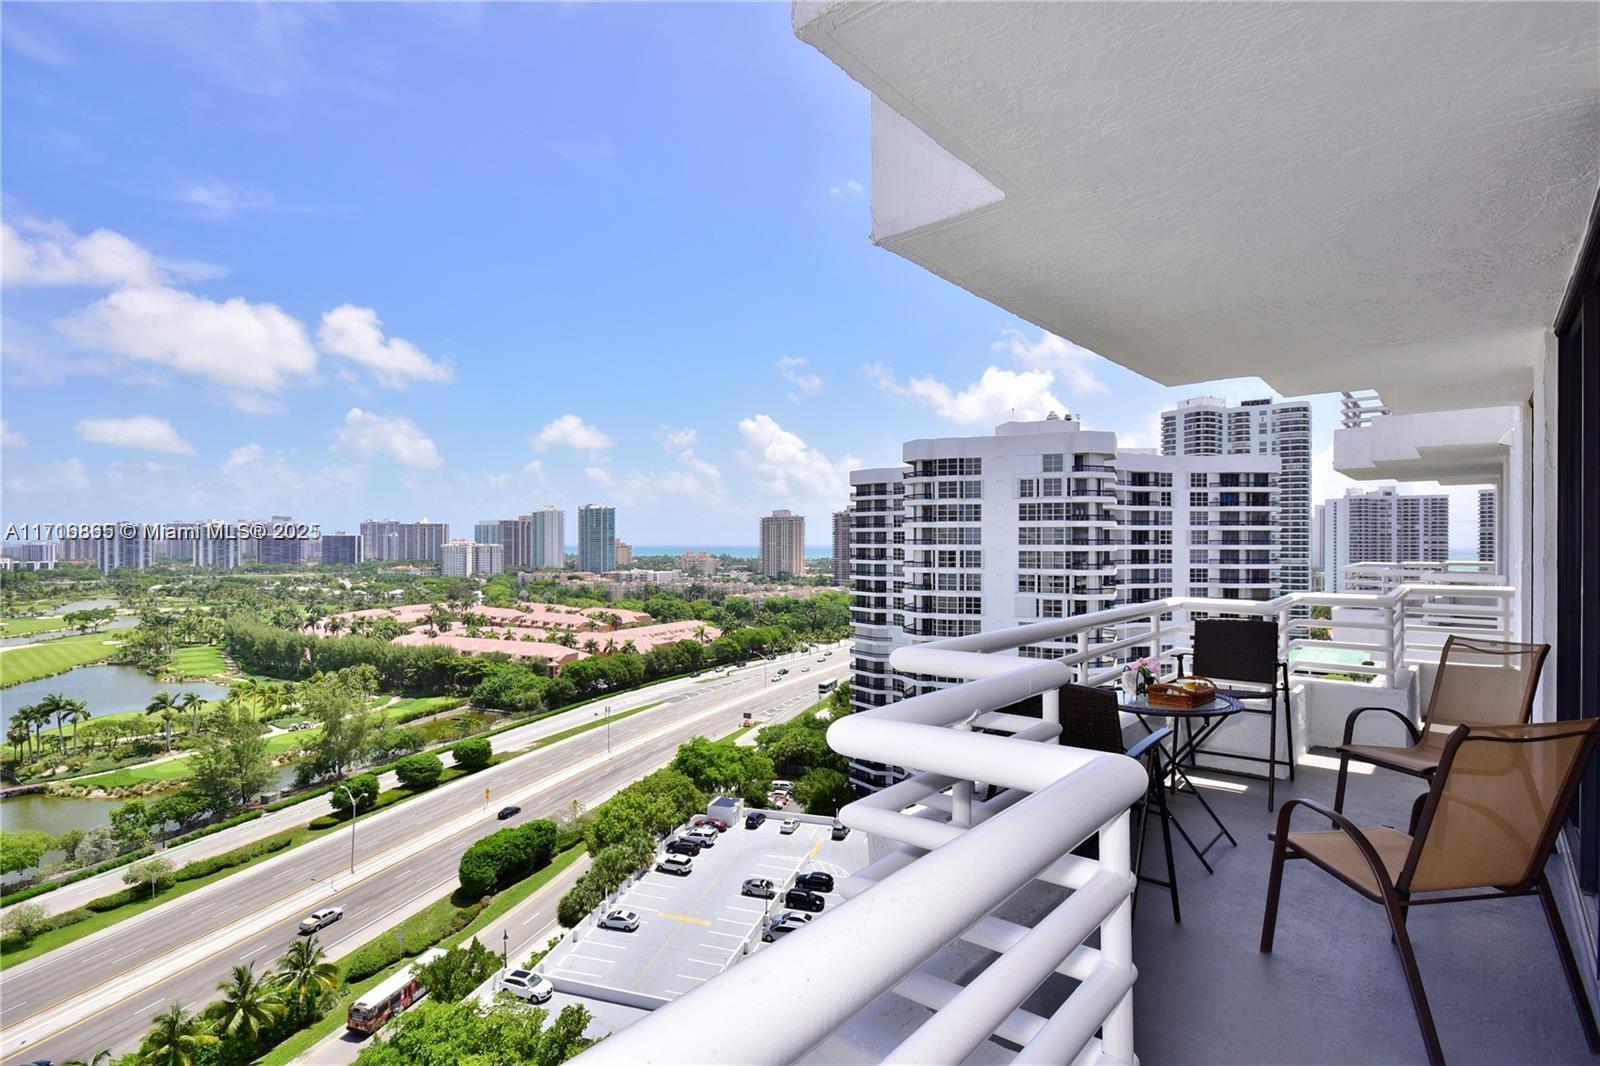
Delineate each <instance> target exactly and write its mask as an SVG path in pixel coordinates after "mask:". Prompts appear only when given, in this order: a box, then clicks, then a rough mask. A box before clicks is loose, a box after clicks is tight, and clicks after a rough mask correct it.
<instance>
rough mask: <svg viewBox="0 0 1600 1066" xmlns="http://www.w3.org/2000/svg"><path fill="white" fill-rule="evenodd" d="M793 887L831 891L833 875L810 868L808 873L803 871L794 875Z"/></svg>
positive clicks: (815, 890)
mask: <svg viewBox="0 0 1600 1066" xmlns="http://www.w3.org/2000/svg"><path fill="white" fill-rule="evenodd" d="M794 887H796V888H809V889H810V890H811V891H813V892H832V891H833V875H832V874H830V873H823V872H822V871H821V870H812V871H811V872H810V873H804V874H801V875H799V876H798V877H796V878H795V879H794Z"/></svg>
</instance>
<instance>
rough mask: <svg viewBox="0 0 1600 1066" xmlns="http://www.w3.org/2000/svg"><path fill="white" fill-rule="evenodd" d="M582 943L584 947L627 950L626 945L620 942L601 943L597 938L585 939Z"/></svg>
mask: <svg viewBox="0 0 1600 1066" xmlns="http://www.w3.org/2000/svg"><path fill="white" fill-rule="evenodd" d="M583 943H584V946H585V947H591V948H605V949H606V950H607V951H627V950H628V949H627V948H626V947H624V946H623V945H621V944H602V943H600V941H598V940H585V941H584V942H583Z"/></svg>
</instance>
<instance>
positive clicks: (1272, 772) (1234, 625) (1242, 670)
mask: <svg viewBox="0 0 1600 1066" xmlns="http://www.w3.org/2000/svg"><path fill="white" fill-rule="evenodd" d="M1177 658H1178V676H1179V677H1185V676H1194V677H1204V678H1209V679H1210V680H1212V681H1216V682H1218V684H1217V690H1218V691H1219V692H1222V693H1225V694H1226V695H1229V696H1232V697H1234V698H1235V699H1237V700H1241V701H1243V700H1251V701H1261V700H1265V701H1267V703H1268V706H1266V707H1248V706H1246V707H1244V708H1243V710H1244V711H1245V712H1247V713H1250V714H1265V715H1267V716H1268V718H1269V720H1270V722H1271V724H1270V726H1269V727H1268V729H1267V754H1266V755H1245V754H1242V753H1239V752H1228V751H1212V750H1210V749H1207V751H1206V752H1205V753H1204V754H1208V755H1219V756H1222V757H1224V758H1228V759H1242V760H1245V761H1246V762H1259V763H1266V764H1267V773H1266V781H1267V810H1269V811H1270V810H1272V808H1273V803H1274V801H1275V800H1276V798H1277V785H1278V767H1280V766H1287V767H1288V768H1289V780H1290V781H1293V780H1294V715H1293V714H1292V713H1291V711H1290V708H1289V664H1288V663H1287V662H1284V661H1282V660H1281V659H1279V658H1278V623H1276V622H1273V621H1268V620H1265V619H1259V618H1202V619H1197V620H1196V621H1195V623H1194V651H1193V653H1192V654H1191V655H1189V656H1185V655H1184V654H1183V653H1181V652H1180V653H1179V654H1178V657H1177ZM1186 658H1189V659H1192V664H1191V665H1192V666H1193V671H1192V672H1191V673H1190V674H1186V673H1185V671H1184V661H1185V659H1186ZM1280 694H1281V695H1282V697H1283V727H1284V732H1285V736H1286V741H1287V743H1286V747H1285V750H1284V754H1283V755H1282V756H1281V757H1280V756H1279V755H1278V697H1279V695H1280ZM1247 776H1256V775H1247Z"/></svg>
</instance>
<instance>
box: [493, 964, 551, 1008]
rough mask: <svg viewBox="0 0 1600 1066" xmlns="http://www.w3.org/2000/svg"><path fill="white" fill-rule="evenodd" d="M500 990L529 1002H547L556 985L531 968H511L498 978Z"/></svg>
mask: <svg viewBox="0 0 1600 1066" xmlns="http://www.w3.org/2000/svg"><path fill="white" fill-rule="evenodd" d="M500 990H501V991H502V992H510V993H511V994H512V995H513V996H516V997H517V998H518V999H525V1000H527V1001H528V1002H529V1003H548V1002H549V1001H550V997H551V996H553V995H555V994H556V986H555V985H553V984H551V983H550V982H549V981H547V980H545V979H544V978H543V977H540V976H539V975H538V974H536V973H534V972H533V971H532V970H512V971H511V972H510V973H508V974H506V975H505V976H504V977H502V978H501V979H500Z"/></svg>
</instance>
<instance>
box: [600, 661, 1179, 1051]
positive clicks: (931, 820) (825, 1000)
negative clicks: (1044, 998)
mask: <svg viewBox="0 0 1600 1066" xmlns="http://www.w3.org/2000/svg"><path fill="white" fill-rule="evenodd" d="M1021 632H1023V631H1022V630H1011V631H1007V635H1010V634H1016V633H1021ZM1021 642H1022V641H1021V640H1011V641H1006V640H1004V639H1001V640H999V641H997V642H995V646H994V647H993V648H992V649H991V648H989V647H985V648H983V649H966V648H957V647H954V646H953V645H955V644H958V643H960V642H959V641H941V642H935V643H932V644H926V645H922V646H920V647H919V648H917V649H914V650H916V651H919V652H921V653H923V654H924V656H929V655H932V656H937V661H936V662H935V664H934V665H935V667H936V671H937V673H939V674H940V675H941V676H943V677H956V678H965V679H970V680H968V682H967V683H966V684H962V685H957V686H953V687H951V688H946V689H940V690H937V691H934V692H929V693H926V694H923V695H920V696H916V697H913V698H911V699H907V700H903V701H901V702H899V703H893V704H889V705H887V706H884V707H879V708H873V709H871V710H866V711H862V712H860V713H857V714H854V715H851V716H849V717H847V718H844V719H841V720H840V721H838V722H836V723H834V724H833V725H832V726H831V727H830V728H829V731H828V742H829V744H830V745H831V746H832V747H833V748H834V749H835V750H836V751H839V752H840V753H842V754H844V755H846V756H848V757H850V758H853V759H863V760H868V761H872V762H881V763H887V764H890V765H899V766H916V767H920V768H921V770H920V771H919V772H917V773H916V774H914V775H913V776H912V777H910V778H908V779H907V780H904V781H901V782H899V783H897V784H893V785H890V786H889V787H887V788H885V789H883V790H882V791H880V792H877V793H875V794H873V795H872V796H870V797H868V798H867V799H864V800H860V801H858V802H856V803H852V804H850V805H848V806H847V807H845V808H844V809H843V810H842V811H841V812H840V814H839V817H840V819H841V820H842V821H844V822H845V823H846V824H847V825H849V826H851V827H853V828H855V829H859V830H861V831H863V832H865V833H867V834H868V835H869V836H870V837H871V838H872V839H873V840H875V841H878V842H882V843H887V844H896V845H898V848H897V849H896V850H894V851H893V852H891V853H889V854H888V855H887V856H886V857H883V858H880V859H878V860H877V861H876V862H874V863H872V864H871V865H870V866H868V867H866V868H865V869H863V870H860V871H858V872H857V873H856V874H854V875H852V876H851V877H849V878H848V879H847V880H845V881H844V882H843V883H842V884H841V885H840V894H841V895H842V896H844V897H845V898H846V899H848V904H847V905H844V906H838V905H836V906H835V907H832V908H830V909H829V910H828V911H827V912H826V913H824V914H823V915H822V916H821V917H820V918H819V919H818V920H817V921H815V922H812V923H811V924H810V926H808V927H807V929H806V931H805V934H804V935H801V936H791V937H786V938H784V939H783V940H781V941H779V942H777V943H775V944H773V945H771V946H769V947H767V948H765V949H763V950H762V951H759V952H757V953H756V954H754V955H753V956H751V957H750V958H748V959H746V960H744V961H743V962H741V963H739V964H738V965H737V966H735V967H733V968H732V969H730V970H728V971H727V972H725V973H724V974H722V975H721V976H719V977H717V978H714V979H712V980H711V981H707V982H706V983H705V984H703V985H701V986H699V987H698V988H696V989H694V990H693V991H691V992H689V993H687V994H686V995H684V996H682V997H681V998H679V999H678V1000H677V1001H675V1002H674V1003H673V1004H671V1005H670V1006H668V1007H665V1008H663V1009H661V1010H658V1011H656V1012H654V1013H653V1014H651V1015H650V1016H649V1017H647V1018H643V1019H641V1020H639V1021H637V1022H635V1023H634V1024H633V1025H631V1026H629V1027H628V1028H626V1029H623V1030H622V1031H621V1032H619V1033H616V1034H614V1035H613V1036H612V1037H610V1038H609V1039H607V1040H605V1041H603V1042H602V1043H600V1044H598V1045H596V1046H595V1047H594V1048H593V1049H591V1050H590V1051H589V1052H587V1053H586V1055H585V1059H586V1060H587V1061H593V1062H602V1063H603V1062H618V1063H637V1062H717V1063H723V1062H728V1063H733V1062H737V1063H747V1062H749V1063H768V1062H770V1063H780V1062H792V1061H794V1060H795V1059H797V1058H799V1057H800V1056H801V1055H803V1054H805V1053H806V1052H807V1051H808V1050H810V1049H811V1048H813V1047H815V1046H816V1045H817V1044H818V1043H819V1042H821V1041H822V1040H824V1039H825V1038H826V1037H827V1036H828V1035H829V1034H831V1033H832V1032H834V1030H836V1029H838V1028H839V1027H840V1026H841V1025H843V1024H844V1023H845V1022H847V1021H849V1020H850V1019H851V1018H852V1017H854V1016H855V1015H856V1014H858V1013H859V1012H861V1011H862V1010H863V1009H864V1008H866V1007H867V1006H868V1005H869V1004H871V1003H872V1002H873V1000H875V999H877V998H878V997H879V996H881V995H883V994H885V993H887V992H890V991H893V992H895V993H897V994H898V995H900V996H903V997H905V998H907V999H910V1000H912V1001H913V1002H916V1003H919V1004H921V1005H923V1006H925V1007H927V1008H928V1009H929V1010H931V1011H932V1014H931V1015H929V1016H928V1017H927V1018H926V1020H924V1021H923V1022H922V1024H920V1025H919V1026H916V1027H915V1028H913V1029H911V1031H910V1032H908V1033H905V1034H903V1039H902V1040H901V1042H900V1044H899V1045H898V1046H897V1047H896V1048H895V1049H894V1050H893V1051H892V1052H891V1053H890V1054H889V1055H888V1056H887V1060H886V1061H890V1062H908V1063H912V1062H914V1063H934V1062H939V1063H943V1062H951V1063H954V1062H960V1061H962V1060H964V1059H965V1058H966V1057H967V1056H968V1055H970V1054H971V1053H972V1052H973V1051H974V1050H976V1049H977V1048H978V1047H980V1046H981V1045H982V1044H983V1043H984V1042H985V1041H987V1040H988V1039H989V1038H990V1037H991V1036H995V1035H999V1036H1001V1037H1003V1038H1004V1039H1006V1040H1008V1041H1010V1042H1012V1043H1015V1044H1017V1045H1020V1046H1021V1047H1022V1051H1021V1052H1020V1053H1019V1055H1018V1061H1021V1062H1074V1061H1110V1062H1122V1063H1132V1062H1134V1061H1135V1056H1134V1051H1133V1000H1132V987H1133V982H1134V976H1135V971H1134V967H1133V928H1132V915H1131V906H1132V904H1131V899H1130V897H1131V893H1132V890H1133V883H1134V882H1133V874H1132V866H1131V858H1132V857H1131V854H1130V835H1129V815H1128V808H1129V806H1130V805H1131V804H1132V803H1133V802H1134V801H1136V800H1137V799H1138V798H1139V797H1140V796H1141V795H1142V794H1143V792H1144V789H1145V787H1146V783H1147V782H1146V778H1145V774H1144V771H1143V769H1142V768H1141V767H1140V766H1139V764H1137V763H1136V762H1134V761H1133V760H1131V759H1128V758H1127V757H1125V756H1121V755H1112V754H1107V753H1104V752H1091V751H1083V750H1079V749H1076V748H1065V747H1061V746H1059V745H1057V744H1055V743H1054V740H1055V738H1056V737H1057V735H1058V734H1059V732H1060V707H1059V703H1058V702H1057V697H1056V691H1057V690H1058V689H1059V688H1060V686H1061V685H1063V684H1065V683H1066V682H1068V681H1070V680H1071V679H1072V677H1073V671H1072V670H1071V669H1070V668H1069V667H1067V666H1065V665H1063V664H1062V663H1059V662H1051V661H1048V660H1037V659H1024V658H1020V657H1017V656H1015V655H991V654H988V652H989V651H991V650H1003V651H1010V650H1015V648H1017V647H1018V646H1020V644H1021ZM907 650H913V649H901V651H902V652H903V651H907ZM899 654H900V652H896V655H897V656H898V655H899ZM1033 695H1041V697H1042V701H1043V704H1044V712H1043V718H1042V719H1040V718H1029V717H1026V716H1021V715H1011V714H1005V713H1002V712H999V711H997V710H996V709H997V708H1001V707H1005V706H1008V705H1010V704H1013V703H1016V702H1017V701H1019V700H1022V699H1026V698H1028V697H1030V696H1033ZM975 727H976V728H981V729H983V730H985V731H986V732H983V733H975V732H973V731H972V730H973V729H974V728H975ZM996 733H998V734H1002V735H995V734H996ZM975 782H983V783H985V784H988V785H990V786H994V787H995V788H998V789H999V791H998V792H997V793H995V794H992V795H990V796H989V797H988V798H979V797H978V796H977V795H976V794H975V790H974V783H975ZM1096 834H1098V843H1099V850H1098V854H1099V858H1098V859H1085V858H1079V857H1076V856H1073V855H1071V854H1070V852H1071V851H1072V850H1073V849H1074V848H1075V847H1076V846H1077V845H1078V844H1079V843H1081V842H1082V841H1084V840H1085V839H1087V838H1088V837H1090V836H1093V835H1096ZM974 871H983V873H982V875H981V876H974V874H973V872H974ZM1033 880H1042V881H1045V882H1047V883H1050V884H1053V885H1056V886H1059V887H1061V888H1064V889H1067V890H1068V892H1069V894H1068V895H1067V897H1066V898H1065V900H1064V901H1063V902H1062V903H1060V904H1059V905H1057V906H1056V907H1055V908H1054V909H1053V910H1051V911H1050V912H1049V914H1047V915H1045V916H1044V917H1043V918H1042V919H1041V920H1040V921H1039V922H1038V923H1037V924H1035V925H1034V926H1032V927H1028V926H1022V925H1018V924H1016V923H1013V922H1009V921H1006V920H1003V919H1001V918H999V917H996V916H995V915H994V914H993V913H992V912H993V911H994V910H995V909H996V908H997V907H999V906H1000V904H1002V903H1003V902H1004V901H1005V900H1007V899H1008V898H1010V897H1011V896H1012V895H1013V894H1014V893H1016V891H1017V890H1018V889H1020V888H1022V887H1023V886H1024V885H1026V884H1028V883H1029V882H1031V881H1033ZM1096 932H1098V942H1097V944H1096V945H1094V946H1091V945H1090V944H1089V943H1087V941H1090V940H1093V939H1095V934H1096ZM957 940H965V941H968V942H970V943H973V944H977V945H980V946H982V947H985V948H987V949H989V950H991V951H995V952H997V953H999V958H997V959H996V960H994V961H993V962H992V963H991V964H990V965H989V966H988V967H987V968H986V969H985V970H984V972H983V973H982V974H980V975H978V976H977V977H976V978H974V979H973V980H972V981H970V982H969V983H967V984H966V985H964V986H962V985H957V984H954V983H952V982H950V981H947V980H945V979H944V978H942V977H939V976H937V975H936V974H934V973H931V972H928V971H925V970H924V969H923V967H924V965H925V964H926V963H927V962H928V961H929V960H930V959H932V958H934V956H936V955H937V954H938V953H939V952H940V951H941V950H943V949H944V948H946V947H947V946H949V945H950V944H952V943H954V942H955V941H957ZM1057 972H1059V973H1062V974H1065V975H1067V976H1069V977H1072V978H1075V979H1076V980H1077V981H1078V982H1079V983H1078V985H1077V987H1076V988H1075V989H1074V991H1073V992H1072V993H1071V994H1070V995H1069V996H1067V998H1066V1000H1065V1001H1064V1002H1063V1003H1062V1004H1061V1006H1060V1007H1059V1008H1058V1009H1056V1010H1055V1011H1053V1012H1052V1013H1051V1014H1050V1015H1048V1016H1044V1015H1041V1014H1038V1013H1035V1012H1032V1011H1028V1010H1024V1009H1023V1008H1022V1004H1023V1003H1024V1002H1025V1001H1026V1000H1027V999H1028V997H1029V996H1030V995H1031V994H1032V993H1033V991H1034V990H1035V989H1036V988H1038V987H1039V985H1041V984H1042V983H1043V982H1044V981H1045V980H1046V979H1047V978H1048V977H1049V976H1050V975H1051V974H1052V973H1057ZM754 1001H761V1002H792V1003H795V1004H798V1005H799V1006H798V1007H797V1009H795V1010H793V1011H788V1012H785V1013H784V1014H783V1015H782V1016H781V1020H775V1019H774V1018H773V1017H772V1016H771V1015H770V1014H767V1013H766V1012H763V1011H758V1010H743V1009H739V1008H738V1007H733V1008H730V1006H729V1003H730V1002H735V1003H748V1002H754ZM1097 1032H1098V1033H1099V1034H1100V1035H1099V1036H1098V1037H1096V1035H1095V1034H1096V1033H1097Z"/></svg>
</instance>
